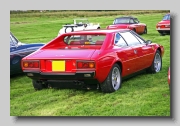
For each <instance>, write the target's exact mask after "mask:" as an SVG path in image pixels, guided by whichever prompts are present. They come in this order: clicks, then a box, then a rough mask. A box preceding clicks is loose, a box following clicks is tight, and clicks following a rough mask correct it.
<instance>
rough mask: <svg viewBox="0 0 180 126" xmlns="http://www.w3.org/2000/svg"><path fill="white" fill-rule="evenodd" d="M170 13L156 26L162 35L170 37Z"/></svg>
mask: <svg viewBox="0 0 180 126" xmlns="http://www.w3.org/2000/svg"><path fill="white" fill-rule="evenodd" d="M170 19H171V17H170V13H168V14H166V15H164V16H163V19H162V21H160V22H158V23H157V24H156V30H157V31H158V32H159V33H160V35H166V34H169V35H170Z"/></svg>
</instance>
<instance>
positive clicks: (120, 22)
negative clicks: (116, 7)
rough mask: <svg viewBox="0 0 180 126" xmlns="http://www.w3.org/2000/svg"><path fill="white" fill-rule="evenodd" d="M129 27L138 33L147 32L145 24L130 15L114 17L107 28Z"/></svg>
mask: <svg viewBox="0 0 180 126" xmlns="http://www.w3.org/2000/svg"><path fill="white" fill-rule="evenodd" d="M126 28H127V29H131V30H133V31H135V32H136V33H138V34H147V25H146V24H144V23H140V21H139V20H138V19H137V18H135V17H132V16H126V17H119V18H116V19H114V21H113V24H112V25H109V26H107V29H126Z"/></svg>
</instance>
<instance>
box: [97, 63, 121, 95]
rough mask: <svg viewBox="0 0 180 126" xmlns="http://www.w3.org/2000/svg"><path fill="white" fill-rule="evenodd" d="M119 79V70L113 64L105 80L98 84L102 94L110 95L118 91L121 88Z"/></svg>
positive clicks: (116, 65)
mask: <svg viewBox="0 0 180 126" xmlns="http://www.w3.org/2000/svg"><path fill="white" fill-rule="evenodd" d="M121 78H122V77H121V68H120V67H119V65H118V64H114V65H113V67H112V68H111V71H110V72H109V74H108V76H107V78H106V80H105V81H104V82H103V83H102V84H100V86H101V90H102V92H105V93H112V92H115V91H116V90H118V89H119V88H120V87H121V82H122V81H121V80H122V79H121Z"/></svg>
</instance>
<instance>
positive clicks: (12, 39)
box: [10, 35, 18, 46]
mask: <svg viewBox="0 0 180 126" xmlns="http://www.w3.org/2000/svg"><path fill="white" fill-rule="evenodd" d="M16 44H18V42H17V41H16V39H15V38H14V37H13V36H11V35H10V45H11V46H15V45H16Z"/></svg>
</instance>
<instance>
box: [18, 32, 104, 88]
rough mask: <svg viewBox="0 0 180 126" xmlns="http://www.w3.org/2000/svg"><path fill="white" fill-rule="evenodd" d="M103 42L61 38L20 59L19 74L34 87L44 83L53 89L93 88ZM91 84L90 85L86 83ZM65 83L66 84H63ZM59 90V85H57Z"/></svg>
mask: <svg viewBox="0 0 180 126" xmlns="http://www.w3.org/2000/svg"><path fill="white" fill-rule="evenodd" d="M105 38H106V35H105V34H100V35H93V34H89V35H80V36H79V35H76V36H74V35H73V36H71V35H66V34H65V35H64V37H63V36H62V37H58V38H56V39H55V40H52V41H51V42H50V43H48V44H47V45H46V46H44V48H41V50H39V51H37V52H35V53H33V54H31V55H29V56H27V57H25V58H23V59H22V62H21V65H22V69H23V72H24V73H26V74H27V76H28V77H30V78H31V79H33V83H34V87H35V88H36V89H38V87H37V85H38V83H48V84H49V86H53V87H56V82H60V83H61V85H62V86H64V85H66V86H67V85H68V84H69V85H70V86H72V85H83V83H84V82H86V84H91V83H92V84H97V83H98V80H97V79H96V70H97V69H98V68H97V66H96V59H92V58H91V57H92V55H98V54H97V53H98V52H97V50H100V49H101V47H102V44H103V42H104V40H105ZM90 80H91V81H90ZM63 83H66V84H63ZM58 86H60V85H58Z"/></svg>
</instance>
